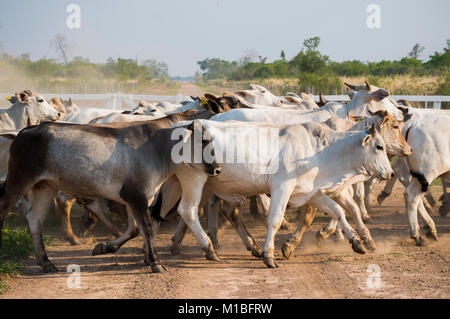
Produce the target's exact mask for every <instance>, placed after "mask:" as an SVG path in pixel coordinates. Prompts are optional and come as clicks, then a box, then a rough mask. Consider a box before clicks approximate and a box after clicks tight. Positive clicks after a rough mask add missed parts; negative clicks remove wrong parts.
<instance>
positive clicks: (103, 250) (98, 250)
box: [92, 209, 139, 256]
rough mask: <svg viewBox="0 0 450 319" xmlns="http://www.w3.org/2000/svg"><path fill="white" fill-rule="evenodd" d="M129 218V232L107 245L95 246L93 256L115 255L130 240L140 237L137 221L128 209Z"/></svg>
mask: <svg viewBox="0 0 450 319" xmlns="http://www.w3.org/2000/svg"><path fill="white" fill-rule="evenodd" d="M127 218H128V228H127V230H126V231H125V232H124V233H123V234H122V235H121V236H120V237H118V238H116V239H114V240H111V241H108V242H107V243H106V244H103V243H100V244H97V246H95V248H94V250H93V251H92V256H95V255H102V254H109V253H114V252H116V251H117V250H119V248H120V247H122V245H123V244H125V243H126V242H127V241H129V240H130V239H133V238H134V237H136V236H137V235H139V230H138V227H137V225H136V220H135V219H134V216H133V214H132V213H131V212H130V211H129V209H127Z"/></svg>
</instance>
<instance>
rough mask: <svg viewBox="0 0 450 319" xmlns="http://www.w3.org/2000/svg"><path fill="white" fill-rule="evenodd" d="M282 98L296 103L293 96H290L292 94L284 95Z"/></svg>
mask: <svg viewBox="0 0 450 319" xmlns="http://www.w3.org/2000/svg"><path fill="white" fill-rule="evenodd" d="M284 99H285V100H286V101H288V102H289V103H295V104H298V101H297V100H296V99H295V98H294V97H292V96H285V97H284Z"/></svg>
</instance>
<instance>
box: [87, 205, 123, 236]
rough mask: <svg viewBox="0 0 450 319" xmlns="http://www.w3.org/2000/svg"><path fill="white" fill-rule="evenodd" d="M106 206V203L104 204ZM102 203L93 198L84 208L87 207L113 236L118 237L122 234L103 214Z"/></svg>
mask: <svg viewBox="0 0 450 319" xmlns="http://www.w3.org/2000/svg"><path fill="white" fill-rule="evenodd" d="M105 206H106V205H105ZM103 207H104V205H102V203H101V202H100V199H95V200H93V201H91V202H90V203H89V204H87V205H86V208H87V209H89V210H90V211H91V212H92V213H93V214H94V215H95V216H96V217H97V218H98V219H100V221H101V222H102V223H103V224H104V225H105V226H106V227H107V228H108V229H109V230H110V231H111V233H112V234H113V235H114V237H116V238H117V237H120V236H121V235H122V234H121V233H120V231H119V230H118V229H117V227H116V225H114V224H113V223H112V222H111V221H110V220H109V219H108V218H107V217H106V215H105V213H104V210H103Z"/></svg>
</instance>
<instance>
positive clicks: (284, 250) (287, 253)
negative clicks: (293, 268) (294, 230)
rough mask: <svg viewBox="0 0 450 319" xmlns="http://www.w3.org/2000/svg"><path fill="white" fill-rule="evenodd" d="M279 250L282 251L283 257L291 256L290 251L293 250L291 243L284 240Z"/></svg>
mask: <svg viewBox="0 0 450 319" xmlns="http://www.w3.org/2000/svg"><path fill="white" fill-rule="evenodd" d="M281 252H282V253H283V256H284V258H286V259H289V257H291V255H292V253H293V252H294V248H293V247H292V245H290V244H288V243H287V242H285V243H284V244H283V246H282V247H281Z"/></svg>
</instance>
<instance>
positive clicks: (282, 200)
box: [264, 184, 293, 268]
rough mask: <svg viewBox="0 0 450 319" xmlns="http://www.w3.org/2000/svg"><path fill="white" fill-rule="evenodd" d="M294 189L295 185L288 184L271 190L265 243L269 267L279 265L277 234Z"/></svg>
mask: <svg viewBox="0 0 450 319" xmlns="http://www.w3.org/2000/svg"><path fill="white" fill-rule="evenodd" d="M292 190H293V186H292V185H289V184H286V185H281V187H278V188H275V189H274V190H272V192H271V202H270V210H269V220H268V224H269V225H268V231H267V238H266V243H265V245H264V264H265V265H266V266H267V267H268V268H276V267H278V265H277V263H276V262H275V260H274V252H275V235H276V233H277V231H278V229H279V228H280V226H281V223H282V222H283V216H284V213H285V211H286V207H287V204H288V201H289V198H290V196H291V193H292Z"/></svg>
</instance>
